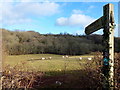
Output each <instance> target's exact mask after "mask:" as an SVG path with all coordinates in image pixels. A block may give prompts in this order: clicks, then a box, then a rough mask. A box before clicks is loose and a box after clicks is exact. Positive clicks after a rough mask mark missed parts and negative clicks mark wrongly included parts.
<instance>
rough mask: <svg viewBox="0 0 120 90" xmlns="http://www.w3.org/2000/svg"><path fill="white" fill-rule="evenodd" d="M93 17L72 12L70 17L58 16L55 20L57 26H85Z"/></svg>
mask: <svg viewBox="0 0 120 90" xmlns="http://www.w3.org/2000/svg"><path fill="white" fill-rule="evenodd" d="M94 20H95V19H94V18H92V17H90V16H87V15H84V14H72V15H71V16H70V17H66V18H65V17H60V18H58V19H57V20H56V25H58V26H77V27H85V26H86V25H88V24H90V23H91V22H93V21H94Z"/></svg>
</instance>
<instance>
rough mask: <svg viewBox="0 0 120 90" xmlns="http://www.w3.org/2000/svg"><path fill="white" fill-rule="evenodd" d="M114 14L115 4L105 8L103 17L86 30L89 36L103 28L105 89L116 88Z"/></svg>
mask: <svg viewBox="0 0 120 90" xmlns="http://www.w3.org/2000/svg"><path fill="white" fill-rule="evenodd" d="M114 26H115V24H114V12H113V4H107V5H105V6H104V7H103V16H102V17H100V18H99V19H98V20H96V21H95V22H93V23H92V24H90V25H89V26H87V27H86V28H85V33H86V34H87V35H89V34H91V33H93V32H95V31H97V30H99V29H102V28H103V45H104V51H103V67H102V73H103V75H104V80H103V88H110V89H113V88H114Z"/></svg>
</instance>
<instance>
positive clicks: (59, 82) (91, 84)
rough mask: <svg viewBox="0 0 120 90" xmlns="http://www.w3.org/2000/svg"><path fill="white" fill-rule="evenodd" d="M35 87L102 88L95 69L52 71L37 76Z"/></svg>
mask: <svg viewBox="0 0 120 90" xmlns="http://www.w3.org/2000/svg"><path fill="white" fill-rule="evenodd" d="M36 80H37V81H41V82H39V83H38V82H35V83H34V86H33V88H100V87H101V83H100V80H99V75H98V74H97V73H96V72H95V71H89V72H87V71H85V70H71V71H50V72H46V74H45V76H44V77H42V78H40V77H37V79H36Z"/></svg>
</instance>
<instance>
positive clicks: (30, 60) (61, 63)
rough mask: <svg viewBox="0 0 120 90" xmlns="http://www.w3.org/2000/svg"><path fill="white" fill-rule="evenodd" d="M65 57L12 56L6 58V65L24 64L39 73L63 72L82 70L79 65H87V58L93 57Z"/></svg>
mask: <svg viewBox="0 0 120 90" xmlns="http://www.w3.org/2000/svg"><path fill="white" fill-rule="evenodd" d="M62 56H63V55H55V54H28V55H12V56H6V62H5V64H6V65H7V64H10V65H11V66H14V65H16V64H20V63H21V62H24V63H25V65H26V68H24V69H27V70H29V69H35V70H37V71H63V70H66V71H67V70H79V69H82V66H80V64H79V63H83V64H84V63H86V61H87V58H86V57H93V56H90V55H83V56H69V58H62ZM42 57H45V58H48V57H52V59H51V60H40V58H42ZM79 57H83V60H79Z"/></svg>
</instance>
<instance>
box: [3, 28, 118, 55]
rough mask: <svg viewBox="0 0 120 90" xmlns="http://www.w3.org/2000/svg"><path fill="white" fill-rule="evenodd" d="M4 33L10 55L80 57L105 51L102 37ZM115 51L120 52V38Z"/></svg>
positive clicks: (116, 41)
mask: <svg viewBox="0 0 120 90" xmlns="http://www.w3.org/2000/svg"><path fill="white" fill-rule="evenodd" d="M1 30H2V32H3V45H4V47H5V48H6V51H7V52H8V54H10V55H20V54H41V53H42V54H43V53H50V54H67V55H80V54H88V53H90V52H96V51H100V52H102V50H103V45H102V36H101V35H88V36H86V35H70V34H68V33H64V34H57V35H55V34H44V35H43V34H40V33H38V32H34V31H8V30H5V29H1ZM115 51H116V52H120V38H115Z"/></svg>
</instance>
